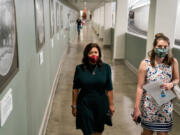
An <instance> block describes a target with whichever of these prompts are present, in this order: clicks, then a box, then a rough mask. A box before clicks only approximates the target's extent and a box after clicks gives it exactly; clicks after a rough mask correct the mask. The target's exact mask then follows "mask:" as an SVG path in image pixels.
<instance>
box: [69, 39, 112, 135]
mask: <svg viewBox="0 0 180 135" xmlns="http://www.w3.org/2000/svg"><path fill="white" fill-rule="evenodd" d="M112 89H113V87H112V79H111V68H110V66H109V65H108V64H106V63H103V62H102V60H101V50H100V47H99V46H98V45H97V44H96V43H90V44H88V45H87V46H86V47H85V49H84V56H83V60H82V64H80V65H77V67H76V70H75V75H74V81H73V96H72V97H73V99H72V114H73V115H74V116H75V117H76V128H77V129H81V130H82V132H83V134H84V135H101V134H102V132H103V131H104V124H107V125H112V123H111V119H110V118H111V116H112V115H113V113H114V104H113V91H112Z"/></svg>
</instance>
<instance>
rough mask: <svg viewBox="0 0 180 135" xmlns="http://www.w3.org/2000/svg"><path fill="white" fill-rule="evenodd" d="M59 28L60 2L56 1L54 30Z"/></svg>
mask: <svg viewBox="0 0 180 135" xmlns="http://www.w3.org/2000/svg"><path fill="white" fill-rule="evenodd" d="M59 30H60V4H59V2H58V1H57V2H56V32H59Z"/></svg>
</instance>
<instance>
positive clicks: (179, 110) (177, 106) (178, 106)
mask: <svg viewBox="0 0 180 135" xmlns="http://www.w3.org/2000/svg"><path fill="white" fill-rule="evenodd" d="M174 111H175V112H176V113H177V114H178V115H179V116H180V103H177V102H175V103H174Z"/></svg>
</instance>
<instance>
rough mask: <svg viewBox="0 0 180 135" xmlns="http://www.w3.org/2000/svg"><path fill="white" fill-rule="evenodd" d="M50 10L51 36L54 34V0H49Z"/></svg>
mask: <svg viewBox="0 0 180 135" xmlns="http://www.w3.org/2000/svg"><path fill="white" fill-rule="evenodd" d="M49 11H50V37H51V38H53V36H54V0H49Z"/></svg>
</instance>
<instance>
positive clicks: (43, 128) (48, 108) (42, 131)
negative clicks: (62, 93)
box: [38, 47, 68, 135]
mask: <svg viewBox="0 0 180 135" xmlns="http://www.w3.org/2000/svg"><path fill="white" fill-rule="evenodd" d="M67 50H68V47H67V48H66V51H65V53H64V54H63V57H62V59H60V62H59V66H58V71H57V73H56V76H55V80H54V82H53V86H52V89H51V94H50V96H49V100H48V103H47V106H46V109H45V113H44V116H43V120H42V124H41V127H40V130H39V134H38V135H45V134H46V129H47V125H48V121H49V117H50V113H51V108H52V104H53V99H54V95H55V92H56V88H57V85H58V82H59V79H60V78H61V76H60V73H61V71H62V65H63V63H64V60H65V58H66V55H67Z"/></svg>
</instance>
